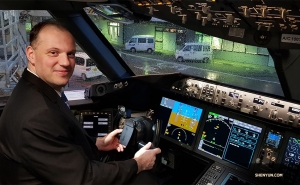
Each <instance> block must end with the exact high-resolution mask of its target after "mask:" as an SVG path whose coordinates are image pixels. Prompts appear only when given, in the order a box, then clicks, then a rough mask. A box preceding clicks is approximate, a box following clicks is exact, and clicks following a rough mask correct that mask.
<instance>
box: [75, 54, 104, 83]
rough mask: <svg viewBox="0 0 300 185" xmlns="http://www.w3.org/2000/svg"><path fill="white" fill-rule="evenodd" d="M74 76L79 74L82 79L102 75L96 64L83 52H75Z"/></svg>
mask: <svg viewBox="0 0 300 185" xmlns="http://www.w3.org/2000/svg"><path fill="white" fill-rule="evenodd" d="M73 75H75V76H80V77H81V78H82V80H86V79H88V78H93V77H97V76H101V75H103V73H102V72H101V71H99V69H98V68H97V66H96V63H95V62H94V61H93V60H92V59H91V58H90V57H89V56H88V55H87V54H86V53H84V52H77V53H76V54H75V68H74V73H73Z"/></svg>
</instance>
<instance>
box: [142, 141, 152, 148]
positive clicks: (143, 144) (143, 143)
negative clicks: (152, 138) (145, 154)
mask: <svg viewBox="0 0 300 185" xmlns="http://www.w3.org/2000/svg"><path fill="white" fill-rule="evenodd" d="M146 144H147V143H145V142H144V141H140V142H138V149H141V148H143V147H144V146H145V145H146ZM154 148H155V147H154V146H153V143H151V146H150V149H154Z"/></svg>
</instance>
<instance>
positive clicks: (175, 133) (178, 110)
mask: <svg viewBox="0 0 300 185" xmlns="http://www.w3.org/2000/svg"><path fill="white" fill-rule="evenodd" d="M202 111H203V109H201V108H199V107H195V106H192V105H188V104H185V103H182V102H179V101H176V100H172V99H169V98H166V97H163V98H162V100H161V103H160V108H159V112H158V115H159V119H161V120H162V127H161V128H162V130H161V136H162V137H163V138H166V139H168V140H170V141H174V142H175V143H178V144H180V145H182V146H186V147H187V148H190V149H192V145H193V144H194V142H195V133H196V131H197V128H198V125H199V121H200V118H201V115H202Z"/></svg>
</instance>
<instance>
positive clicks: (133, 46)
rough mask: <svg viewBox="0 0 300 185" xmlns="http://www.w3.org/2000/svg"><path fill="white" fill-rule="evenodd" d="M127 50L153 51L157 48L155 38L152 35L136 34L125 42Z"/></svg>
mask: <svg viewBox="0 0 300 185" xmlns="http://www.w3.org/2000/svg"><path fill="white" fill-rule="evenodd" d="M125 50H130V51H131V52H136V51H147V53H152V52H153V51H154V50H155V39H154V36H152V35H134V36H132V37H131V38H130V39H129V41H128V42H126V43H125Z"/></svg>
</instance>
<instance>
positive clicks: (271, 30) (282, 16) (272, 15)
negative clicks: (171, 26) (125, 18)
mask: <svg viewBox="0 0 300 185" xmlns="http://www.w3.org/2000/svg"><path fill="white" fill-rule="evenodd" d="M132 2H133V4H134V5H135V9H136V10H135V12H136V11H139V12H140V13H143V14H147V15H150V16H153V17H156V18H160V19H163V20H167V21H169V22H173V23H175V24H178V25H181V26H183V27H186V28H189V29H192V30H195V31H199V32H202V33H206V34H209V35H212V36H217V37H221V38H224V39H228V40H232V41H236V42H242V43H245V44H251V45H258V46H262V47H270V48H287V47H288V48H299V45H297V44H296V45H295V44H292V45H288V46H286V43H289V44H291V43H296V42H298V41H295V42H294V41H293V40H292V41H291V40H285V41H284V40H283V41H282V40H281V37H282V34H300V30H299V26H300V23H299V22H300V11H299V7H300V1H298V0H297V1H294V0H275V1H274V0H242V1H241V0H155V1H150V0H133V1H132ZM250 37H251V38H250ZM297 38H298V37H294V39H297ZM299 39H300V35H299ZM280 42H282V44H280Z"/></svg>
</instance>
